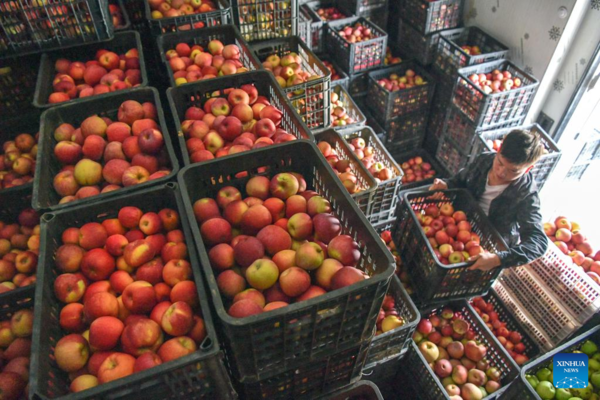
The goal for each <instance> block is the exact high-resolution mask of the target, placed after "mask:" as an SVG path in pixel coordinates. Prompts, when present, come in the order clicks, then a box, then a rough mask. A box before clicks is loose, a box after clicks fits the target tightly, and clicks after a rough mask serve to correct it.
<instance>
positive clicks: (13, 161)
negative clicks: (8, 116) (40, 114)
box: [0, 132, 39, 189]
mask: <svg viewBox="0 0 600 400" xmlns="http://www.w3.org/2000/svg"><path fill="white" fill-rule="evenodd" d="M38 138H39V132H38V133H36V134H35V135H30V134H29V133H21V134H19V135H17V136H16V137H15V139H14V140H8V141H6V142H4V144H3V145H2V152H0V189H8V188H11V187H13V186H20V185H24V184H25V183H28V182H31V181H32V180H33V175H34V173H35V161H36V158H37V149H38V145H37V143H38Z"/></svg>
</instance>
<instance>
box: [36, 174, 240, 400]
mask: <svg viewBox="0 0 600 400" xmlns="http://www.w3.org/2000/svg"><path fill="white" fill-rule="evenodd" d="M126 206H136V207H139V208H141V209H142V210H144V211H150V210H153V211H158V210H160V209H161V208H171V209H174V210H176V211H178V213H179V215H180V217H181V219H180V221H181V229H182V230H183V232H184V235H185V238H186V242H187V245H188V246H187V250H188V253H189V262H190V264H191V267H192V271H193V279H194V282H195V284H196V290H197V294H198V299H199V303H200V310H201V313H202V318H203V319H204V324H205V326H206V331H207V337H206V339H205V340H204V341H203V342H202V344H201V345H199V346H198V351H196V352H194V353H193V354H190V355H188V356H185V357H181V358H178V359H176V360H173V361H170V362H166V363H164V364H161V365H160V366H157V367H154V368H151V369H148V370H145V371H143V372H139V373H136V374H133V375H130V376H128V377H126V378H122V379H118V380H115V381H112V382H110V383H106V384H103V385H99V386H96V387H94V388H92V389H88V390H85V391H83V392H79V393H76V394H70V395H69V396H68V398H70V399H89V398H107V397H108V398H119V399H126V398H128V399H130V398H132V397H136V398H143V397H146V398H163V399H164V398H192V397H193V398H200V399H214V398H215V397H217V394H219V393H223V395H224V396H227V394H226V393H227V388H228V385H230V382H229V380H228V379H227V375H226V372H225V368H224V365H223V363H222V361H221V356H220V352H219V345H218V342H217V336H216V333H215V328H214V325H213V321H212V317H211V314H210V311H209V303H208V297H207V293H206V291H205V289H204V280H203V277H202V274H201V272H200V266H199V265H198V264H199V262H198V257H197V254H196V250H195V248H194V246H193V239H192V235H191V233H190V228H189V226H188V224H187V222H186V219H185V213H184V209H183V203H182V199H181V195H180V193H179V189H178V186H177V184H175V183H167V184H165V185H161V186H159V187H155V188H149V189H145V190H142V191H139V192H137V193H133V194H129V195H125V196H120V197H117V198H113V199H111V200H109V201H103V202H96V203H92V204H88V205H80V206H78V207H74V208H72V209H70V210H63V211H58V212H52V213H47V214H44V216H43V217H42V227H41V234H40V236H41V242H42V243H43V245H42V247H41V249H42V250H41V253H40V262H41V268H39V269H38V280H39V282H40V284H39V285H37V290H36V293H35V299H36V304H37V307H36V308H35V313H34V314H35V316H34V333H33V344H32V353H31V354H32V359H31V379H30V393H33V394H35V396H36V398H41V399H51V398H57V397H61V398H63V396H66V395H68V394H69V384H70V379H69V376H68V375H69V374H68V373H66V372H63V371H61V370H60V369H59V368H58V367H57V365H56V363H55V361H54V357H53V352H54V351H53V349H54V346H55V345H56V343H57V342H58V340H60V338H62V337H63V336H64V335H65V334H66V332H64V331H63V330H62V329H61V327H60V325H59V314H60V308H61V306H62V305H61V304H60V302H59V301H58V299H57V298H56V296H55V295H54V289H53V282H54V280H55V279H56V277H57V276H58V271H57V270H56V268H55V266H54V254H55V252H56V250H57V249H58V247H60V245H61V244H62V241H61V239H60V238H61V235H62V232H63V231H64V230H65V229H67V228H69V227H79V226H81V225H83V224H85V223H88V222H100V221H103V220H105V219H108V218H116V216H117V214H118V212H119V210H120V209H121V208H122V207H126Z"/></svg>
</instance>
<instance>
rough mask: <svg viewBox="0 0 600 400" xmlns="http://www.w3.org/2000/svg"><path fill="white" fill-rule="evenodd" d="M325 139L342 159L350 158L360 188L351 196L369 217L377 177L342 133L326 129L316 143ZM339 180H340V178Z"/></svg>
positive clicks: (318, 135) (351, 169) (352, 170)
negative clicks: (366, 166) (350, 146)
mask: <svg viewBox="0 0 600 400" xmlns="http://www.w3.org/2000/svg"><path fill="white" fill-rule="evenodd" d="M323 141H324V142H327V143H329V144H330V145H331V148H332V149H333V150H335V151H336V153H337V154H338V155H339V158H340V160H344V159H347V160H350V171H351V172H352V173H353V174H354V175H356V179H357V181H356V186H357V188H358V189H359V191H358V192H357V193H354V194H352V195H350V197H352V199H354V201H355V202H356V204H357V205H358V208H359V209H360V211H362V212H363V214H364V215H365V216H366V217H367V219H368V217H369V215H371V210H372V208H373V196H374V195H375V191H376V190H377V182H376V181H375V178H373V175H371V173H370V172H369V171H368V170H367V169H366V168H365V166H364V165H363V163H362V162H361V161H360V160H359V159H358V157H356V154H354V152H353V151H352V150H350V148H349V147H348V144H347V143H346V141H345V140H344V139H342V136H341V133H338V132H336V131H334V130H333V129H326V130H324V131H321V132H319V133H318V134H316V135H315V143H319V142H323ZM327 165H329V164H327ZM332 171H333V168H332ZM333 173H334V174H336V172H335V171H333ZM337 180H338V181H339V179H337ZM340 182H341V181H340ZM346 193H348V191H346Z"/></svg>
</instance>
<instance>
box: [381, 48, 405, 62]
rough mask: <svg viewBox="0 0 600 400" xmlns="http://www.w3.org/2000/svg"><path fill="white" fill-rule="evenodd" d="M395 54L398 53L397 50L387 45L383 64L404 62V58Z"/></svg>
mask: <svg viewBox="0 0 600 400" xmlns="http://www.w3.org/2000/svg"><path fill="white" fill-rule="evenodd" d="M394 54H396V52H395V51H392V49H391V48H390V46H387V47H386V48H385V59H384V60H383V65H385V66H386V67H389V66H392V65H394V64H400V63H401V62H402V58H400V57H399V56H397V55H394Z"/></svg>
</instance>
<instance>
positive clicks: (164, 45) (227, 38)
mask: <svg viewBox="0 0 600 400" xmlns="http://www.w3.org/2000/svg"><path fill="white" fill-rule="evenodd" d="M211 40H220V41H221V42H222V43H223V44H224V45H225V46H227V45H228V44H235V45H236V46H237V47H238V48H239V49H240V62H241V63H242V65H244V67H246V68H247V69H248V70H250V71H254V70H257V69H260V68H261V65H260V62H259V61H258V60H257V59H256V57H255V56H254V54H253V53H252V52H251V51H250V48H249V47H248V44H247V43H246V41H245V40H244V39H243V38H242V35H241V34H240V31H239V30H238V29H237V28H236V27H235V26H234V25H224V26H216V27H212V28H204V29H201V30H193V31H181V32H176V33H168V34H166V35H160V36H159V37H158V38H157V43H158V52H159V54H160V58H161V60H162V62H163V64H164V68H163V71H165V69H166V76H168V77H169V83H170V85H171V87H175V86H177V85H176V84H175V78H173V70H172V69H171V66H170V65H169V60H167V56H166V53H167V51H169V50H174V49H175V46H177V45H178V44H179V43H187V44H188V45H190V47H191V46H193V45H200V46H202V48H204V49H206V48H207V46H208V43H209V42H210V41H211ZM188 83H190V82H188Z"/></svg>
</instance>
